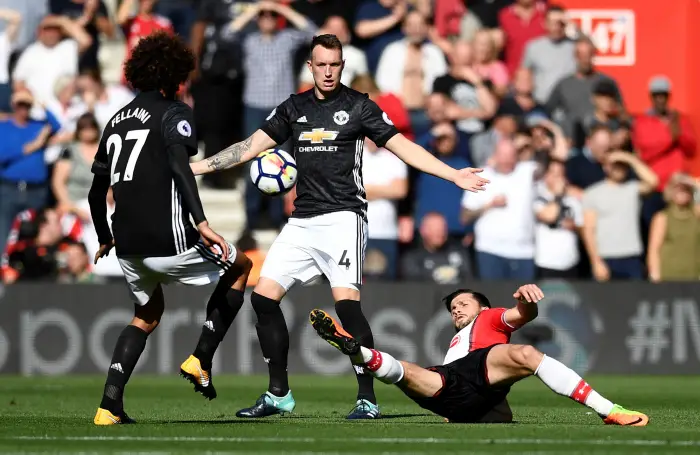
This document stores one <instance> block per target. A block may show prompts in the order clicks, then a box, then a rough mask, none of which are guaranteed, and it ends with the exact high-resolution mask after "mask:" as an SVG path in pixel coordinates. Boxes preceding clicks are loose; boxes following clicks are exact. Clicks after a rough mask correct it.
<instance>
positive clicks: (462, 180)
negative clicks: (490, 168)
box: [454, 167, 489, 193]
mask: <svg viewBox="0 0 700 455" xmlns="http://www.w3.org/2000/svg"><path fill="white" fill-rule="evenodd" d="M483 171H484V170H483V169H479V168H473V167H465V168H464V169H460V170H459V171H457V176H456V177H455V179H454V183H455V185H457V186H458V187H460V188H462V189H463V190H467V191H471V192H472V193H478V192H479V191H484V190H485V189H486V188H485V187H486V184H487V183H489V180H487V179H485V178H483V177H480V176H478V175H477V174H478V173H480V172H483Z"/></svg>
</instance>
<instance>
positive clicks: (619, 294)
mask: <svg viewBox="0 0 700 455" xmlns="http://www.w3.org/2000/svg"><path fill="white" fill-rule="evenodd" d="M470 285H471V286H474V287H476V288H478V289H479V290H481V291H483V292H485V293H486V294H487V295H488V296H489V297H490V298H491V299H492V302H493V304H494V306H510V305H512V303H513V299H512V293H513V292H514V290H515V289H516V288H517V284H515V283H471V284H470ZM540 286H541V287H542V288H543V290H544V292H545V295H546V299H545V300H544V301H543V302H541V303H540V305H539V307H540V315H539V317H538V319H537V320H536V321H537V324H538V326H537V327H539V329H538V330H535V331H534V335H533V334H529V335H528V334H520V335H518V336H519V337H520V338H518V336H516V337H515V338H514V339H513V342H522V341H523V336H524V335H527V336H538V337H542V336H543V333H540V332H544V336H546V334H547V332H549V334H550V335H551V339H550V340H547V339H544V340H539V341H537V343H536V345H537V346H538V347H539V348H540V349H542V350H543V351H544V352H546V353H548V354H550V355H552V356H555V357H557V358H559V359H561V360H562V361H563V362H565V363H566V364H568V365H570V366H572V367H573V368H575V369H576V370H577V371H579V372H580V373H581V374H583V373H586V372H595V373H620V374H699V373H700V306H699V305H698V300H699V299H700V297H699V296H700V284H698V283H687V284H662V285H653V284H648V283H619V284H616V283H611V284H605V285H600V284H596V283H566V282H558V281H548V282H541V283H540ZM450 289H452V288H446V287H440V286H434V285H429V284H425V285H423V284H369V285H367V286H365V288H364V289H363V308H364V311H365V312H366V314H367V315H368V318H369V320H370V324H371V325H372V328H373V330H374V334H375V340H376V343H377V346H378V347H381V348H382V349H384V350H387V351H389V352H391V353H392V354H393V355H395V356H396V357H398V358H400V359H405V360H409V361H412V362H417V363H419V364H421V365H426V366H427V365H429V364H439V363H441V360H442V356H443V355H444V353H445V351H446V349H447V346H448V345H449V343H450V339H451V338H452V336H453V335H454V330H453V329H452V328H451V326H450V318H449V314H448V313H447V311H446V310H445V308H444V306H443V305H442V303H441V301H440V299H441V297H442V296H443V295H445V294H446V293H447V292H448V291H449V290H450ZM210 290H211V289H207V288H190V287H182V286H178V287H169V288H168V289H166V300H167V304H166V313H165V316H164V318H163V321H162V324H161V326H160V327H159V328H158V330H157V331H156V332H155V333H154V335H153V336H152V338H151V340H150V342H149V345H148V347H147V349H146V353H145V354H144V356H143V357H142V358H141V361H140V362H139V365H138V366H137V371H141V372H147V373H154V374H176V373H177V371H178V368H179V365H180V362H181V361H182V360H184V359H185V358H186V357H187V356H188V355H189V354H190V353H191V352H192V349H193V347H194V345H195V343H196V340H197V338H198V336H199V333H200V330H201V325H202V323H203V322H204V319H203V318H204V308H205V306H206V301H207V297H208V294H209V292H210ZM330 302H332V299H331V294H330V290H329V289H328V288H327V287H326V286H311V287H306V288H299V289H295V290H294V291H293V292H292V293H291V294H290V295H289V297H288V298H286V299H285V300H284V301H283V303H282V307H283V309H284V312H285V316H286V318H287V324H288V326H289V331H290V335H291V350H290V355H289V370H290V372H292V373H318V374H328V375H336V374H349V373H350V371H351V370H350V365H349V363H348V361H347V359H346V358H345V357H343V356H342V355H340V354H339V353H337V352H336V351H335V350H334V349H333V348H331V347H330V346H327V345H326V344H325V343H324V342H323V341H321V340H320V339H318V337H317V336H316V335H315V333H314V332H313V329H311V327H310V325H309V323H308V312H309V311H310V310H311V309H313V308H315V307H321V308H325V309H328V310H332V304H331V303H330ZM132 314H133V312H132V308H131V305H130V304H129V300H128V296H127V293H126V288H125V287H124V286H123V285H120V284H117V285H104V286H97V285H71V286H65V285H63V286H62V285H55V284H45V285H44V284H33V285H21V284H20V285H15V286H12V287H9V288H6V289H5V291H4V295H3V296H2V297H0V373H5V374H22V375H62V374H77V373H81V374H82V373H103V372H104V371H106V369H107V367H108V366H109V361H110V357H111V350H112V347H113V346H114V343H115V341H116V338H117V336H118V334H119V332H120V330H121V329H122V327H123V326H124V324H126V323H127V322H128V321H129V320H130V319H131V316H132ZM254 321H255V315H254V313H253V311H252V309H251V307H250V305H249V303H247V304H246V305H244V307H243V309H242V310H241V312H240V313H239V315H238V318H237V319H236V321H235V322H234V325H233V326H232V327H231V329H230V331H229V333H228V335H227V338H226V340H225V341H224V343H223V344H222V347H221V349H220V352H219V353H217V358H216V359H215V371H218V372H226V373H235V374H253V373H264V372H266V371H267V368H266V366H265V363H264V361H263V358H262V354H261V352H260V348H259V346H258V341H257V336H256V332H255V322H254ZM533 324H534V323H533Z"/></svg>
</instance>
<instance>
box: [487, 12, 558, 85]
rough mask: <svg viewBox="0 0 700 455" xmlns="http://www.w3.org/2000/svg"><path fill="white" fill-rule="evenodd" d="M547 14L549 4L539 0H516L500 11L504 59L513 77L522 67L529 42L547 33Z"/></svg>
mask: <svg viewBox="0 0 700 455" xmlns="http://www.w3.org/2000/svg"><path fill="white" fill-rule="evenodd" d="M546 16H547V5H546V4H545V3H544V2H541V1H539V0H516V2H515V4H514V5H511V6H509V7H507V8H503V9H502V10H501V11H500V12H499V13H498V24H499V26H500V28H501V30H503V34H504V35H505V36H504V44H503V47H504V53H505V57H504V60H505V64H506V67H508V73H509V74H510V76H511V77H513V74H514V73H515V70H517V69H518V68H519V67H520V62H521V61H522V59H523V54H524V53H525V46H526V45H527V43H528V42H529V41H530V40H532V39H534V38H539V37H540V36H543V35H544V34H546V33H547V30H546V29H545V18H546Z"/></svg>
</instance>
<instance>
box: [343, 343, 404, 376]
mask: <svg viewBox="0 0 700 455" xmlns="http://www.w3.org/2000/svg"><path fill="white" fill-rule="evenodd" d="M352 360H353V362H358V363H359V362H362V363H364V366H365V369H366V370H367V371H368V372H369V373H370V374H371V375H372V376H374V377H375V378H377V379H378V380H379V381H381V382H383V383H384V384H396V383H397V382H399V381H400V380H402V379H403V375H404V371H403V365H401V362H399V361H398V360H396V359H395V358H394V357H393V356H392V355H391V354H387V353H386V352H381V351H377V350H375V349H369V348H366V347H364V346H362V347H361V348H360V352H359V353H358V354H357V357H356V358H353V359H352Z"/></svg>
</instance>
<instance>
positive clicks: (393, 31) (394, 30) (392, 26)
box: [348, 0, 408, 74]
mask: <svg viewBox="0 0 700 455" xmlns="http://www.w3.org/2000/svg"><path fill="white" fill-rule="evenodd" d="M348 3H349V2H348ZM407 12H408V5H407V4H406V1H405V0H365V1H364V2H362V3H361V4H360V6H359V7H358V8H357V14H356V15H355V35H357V37H358V38H360V39H362V40H365V42H366V45H365V48H364V49H365V53H366V54H367V65H368V66H369V70H370V72H371V73H372V74H376V71H377V67H378V65H379V59H380V58H381V56H382V53H383V52H384V49H385V48H386V47H387V46H388V45H389V44H391V43H393V42H394V41H398V40H400V39H401V38H403V33H402V32H401V23H402V22H403V21H404V19H405V17H406V13H407Z"/></svg>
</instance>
